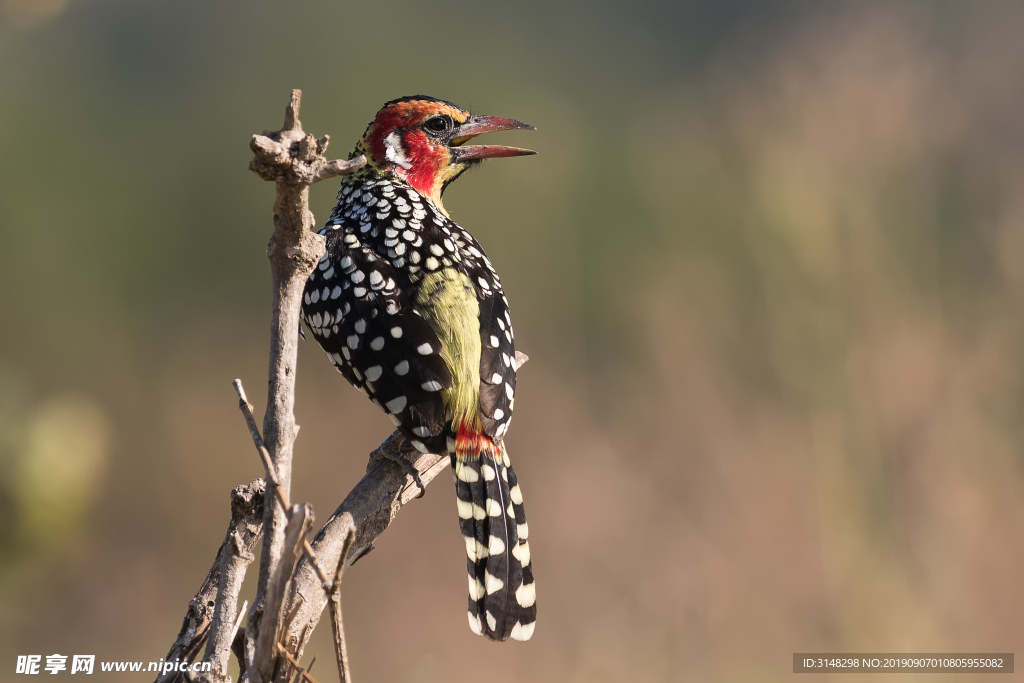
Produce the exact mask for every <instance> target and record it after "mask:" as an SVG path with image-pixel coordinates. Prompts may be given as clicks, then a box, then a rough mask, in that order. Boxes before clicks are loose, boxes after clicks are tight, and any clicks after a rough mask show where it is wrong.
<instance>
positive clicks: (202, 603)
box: [156, 479, 264, 683]
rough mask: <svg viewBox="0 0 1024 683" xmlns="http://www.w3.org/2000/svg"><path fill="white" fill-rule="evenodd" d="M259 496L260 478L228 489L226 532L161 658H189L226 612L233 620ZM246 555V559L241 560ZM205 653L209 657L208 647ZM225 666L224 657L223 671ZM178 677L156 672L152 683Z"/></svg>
mask: <svg viewBox="0 0 1024 683" xmlns="http://www.w3.org/2000/svg"><path fill="white" fill-rule="evenodd" d="M263 496H264V485H263V480H262V479H257V480H256V481H254V482H252V483H251V484H249V485H248V486H239V487H238V488H236V489H235V490H234V491H232V492H231V523H230V524H228V532H227V535H226V536H225V538H224V542H223V543H221V546H220V549H219V550H218V551H217V559H215V560H214V562H213V566H212V567H210V571H209V573H207V575H206V579H205V580H204V581H203V585H202V587H201V588H200V589H199V592H198V593H196V596H195V597H194V598H192V600H191V601H190V602H189V604H188V613H187V614H186V615H185V621H184V623H183V624H182V626H181V631H180V632H179V633H178V638H177V640H175V641H174V644H173V645H172V646H171V649H170V650H169V651H168V653H167V657H166V658H165V661H168V662H173V661H188V662H191V661H193V660H194V659H195V657H196V655H197V654H198V653H199V649H200V648H201V647H202V646H203V643H204V642H205V641H206V639H207V636H209V635H212V637H213V638H214V639H217V638H218V635H217V634H219V633H220V631H221V629H222V623H223V621H224V617H225V615H227V614H230V617H228V619H229V621H230V622H233V621H234V619H235V614H234V611H233V610H234V609H235V608H236V605H237V601H238V588H240V587H241V583H242V578H243V577H244V576H245V569H246V567H248V565H249V562H251V561H252V558H253V550H254V549H255V548H256V544H257V543H258V542H259V539H260V536H261V535H262V531H263ZM246 557H247V558H249V559H248V561H245V558H246ZM232 591H233V593H232ZM232 595H233V597H229V596H232ZM229 610H231V611H229ZM232 626H233V624H232ZM229 645H230V643H229ZM207 652H208V654H207V657H209V650H208V651H207ZM226 665H227V661H226V658H225V672H226ZM214 666H216V664H215V665H214ZM179 676H180V674H179V673H175V672H168V673H166V674H160V675H159V676H157V678H156V683H171V682H172V681H174V680H177V679H178V677H179Z"/></svg>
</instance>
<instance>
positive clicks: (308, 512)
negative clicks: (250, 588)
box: [256, 505, 313, 681]
mask: <svg viewBox="0 0 1024 683" xmlns="http://www.w3.org/2000/svg"><path fill="white" fill-rule="evenodd" d="M312 524H313V508H312V507H311V506H309V505H295V506H293V507H292V508H291V509H290V510H289V511H288V526H287V527H286V529H285V538H284V549H283V550H284V552H282V553H281V560H280V562H278V564H277V566H276V567H275V569H274V573H273V574H272V575H271V580H270V582H269V583H268V584H267V587H266V602H265V603H264V609H263V619H264V621H263V624H262V627H261V628H260V636H259V640H258V641H257V646H256V653H257V659H256V663H257V666H258V667H259V673H260V676H261V678H262V680H264V681H269V680H272V679H273V677H274V661H275V657H274V655H275V654H276V648H275V647H274V646H275V644H276V643H278V642H279V637H278V634H279V628H280V624H281V609H282V607H283V606H284V598H285V595H286V594H287V591H288V583H289V581H290V580H291V577H292V574H293V572H294V571H295V563H296V562H297V561H298V559H299V557H300V556H301V554H302V544H303V542H304V541H305V540H306V534H307V533H308V532H309V528H310V526H312Z"/></svg>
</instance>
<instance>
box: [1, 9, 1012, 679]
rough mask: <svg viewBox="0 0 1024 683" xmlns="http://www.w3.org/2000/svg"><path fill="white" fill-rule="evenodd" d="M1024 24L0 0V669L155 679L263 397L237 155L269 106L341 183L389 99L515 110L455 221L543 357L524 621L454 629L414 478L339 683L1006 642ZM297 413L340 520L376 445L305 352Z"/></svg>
mask: <svg viewBox="0 0 1024 683" xmlns="http://www.w3.org/2000/svg"><path fill="white" fill-rule="evenodd" d="M1022 32H1024V6H1022V5H1021V4H1020V3H1016V2H998V1H992V2H984V3H960V2H913V1H906V2H900V3H890V2H856V3H839V2H810V1H808V2H797V1H792V2H786V1H781V2H774V3H770V4H769V3H761V2H755V1H754V0H717V1H715V0H674V1H667V0H633V1H632V2H628V3H627V2H608V1H604V2H602V1H600V0H598V1H595V2H588V3H583V2H573V3H561V4H554V3H549V2H542V1H540V0H522V1H521V2H518V3H475V4H466V3H461V2H451V1H449V0H437V1H435V2H432V3H429V4H426V3H416V2H412V1H411V0H378V1H377V2H373V3H341V2H329V1H326V0H324V1H314V0H299V1H297V2H291V3H281V2H269V1H266V0H245V1H243V0H224V1H222V2H216V3H211V2H206V1H201V0H176V1H174V2H171V1H169V0H155V1H148V2H144V1H142V0H0V92H2V96H0V131H2V134H0V160H2V162H0V238H2V245H0V314H2V324H0V662H2V663H0V681H8V680H11V681H13V680H20V676H15V674H14V673H13V672H14V664H15V657H16V655H18V654H42V655H47V654H53V653H63V654H76V653H77V654H95V655H96V656H97V659H98V660H116V659H125V660H146V661H150V660H156V659H158V658H160V657H163V656H164V655H165V654H166V652H167V649H168V647H169V645H170V643H171V642H172V641H173V639H174V638H175V636H176V634H177V632H178V629H179V627H180V625H181V620H182V617H183V616H184V613H185V609H186V606H187V603H188V600H189V599H190V598H191V597H192V595H193V594H194V591H195V590H196V588H198V586H199V583H200V582H201V580H202V578H203V577H204V576H205V573H206V571H207V569H208V568H209V565H210V563H211V561H212V559H213V556H214V554H215V552H216V549H217V547H218V545H219V543H220V541H221V539H222V538H223V534H224V530H225V527H226V523H227V520H228V515H229V511H228V493H229V491H230V490H231V488H232V487H234V486H236V485H238V484H243V483H248V482H249V481H250V480H252V479H253V478H256V477H258V476H261V474H262V468H261V466H260V464H259V461H258V459H257V457H256V455H255V453H254V452H253V448H252V444H251V442H250V440H249V437H248V434H247V433H246V429H245V426H244V423H243V421H242V419H241V416H240V415H239V414H238V410H237V405H236V401H235V398H234V394H233V392H232V389H231V385H230V382H231V380H232V379H233V378H235V377H240V378H242V379H243V380H244V381H245V382H246V384H247V386H248V388H249V394H250V396H251V397H252V398H253V399H254V401H255V402H256V403H257V404H258V405H257V414H258V415H262V408H263V403H264V401H265V398H264V395H263V394H264V392H263V387H264V386H265V385H264V382H265V378H266V358H267V342H268V329H269V317H268V316H269V302H270V288H269V272H268V266H267V262H266V258H265V247H266V243H267V239H268V237H269V235H270V231H271V204H272V201H273V187H272V186H271V185H269V184H267V183H264V182H262V181H260V180H259V179H258V178H257V177H256V176H255V175H253V174H252V173H250V172H249V171H248V170H247V164H248V161H249V159H250V158H251V154H250V152H249V149H248V141H249V137H250V136H251V134H252V133H255V132H260V131H262V130H263V129H275V128H278V127H280V125H281V121H282V119H283V111H284V105H285V104H286V103H287V99H288V92H289V90H290V89H291V88H295V87H298V88H302V89H303V91H304V98H303V110H302V120H303V123H304V125H305V128H306V130H307V131H310V132H312V133H314V134H316V135H321V134H324V133H327V134H330V136H331V139H332V143H331V148H330V150H329V154H328V156H331V157H344V156H345V155H347V153H348V151H349V150H350V149H351V147H352V146H353V145H354V143H355V141H356V139H357V138H358V137H359V135H360V134H361V133H362V131H363V129H364V127H365V126H366V124H367V122H368V121H369V120H370V119H371V118H372V117H373V115H374V113H375V112H376V111H377V109H378V108H379V106H380V105H381V104H382V103H383V102H384V101H385V100H388V99H392V98H395V97H399V96H403V95H408V94H414V93H423V94H428V95H433V96H436V97H441V98H445V99H449V100H452V101H454V102H456V103H459V104H460V105H462V106H464V107H467V108H471V109H472V110H473V111H474V112H477V113H486V114H497V115H502V116H510V117H514V118H517V119H521V120H524V121H528V122H530V123H532V124H534V125H536V126H537V128H538V129H539V130H538V132H536V133H503V134H499V135H496V136H495V139H494V140H493V141H494V142H498V143H506V144H519V145H523V146H527V147H531V148H533V149H536V150H538V151H539V153H540V154H539V156H536V157H531V158H527V159H512V160H500V161H495V162H489V163H488V164H486V165H484V166H483V167H482V168H481V169H480V170H477V171H475V172H473V173H471V174H468V175H467V176H466V177H464V178H463V179H461V180H460V181H459V182H458V183H457V184H456V185H454V186H453V187H452V188H451V189H450V190H449V192H448V193H447V195H446V197H445V201H446V206H447V208H448V209H449V211H450V212H451V213H452V215H453V217H454V218H455V219H456V220H458V221H459V222H460V223H461V224H462V225H464V226H466V227H467V228H468V229H470V230H471V231H472V232H473V233H474V234H475V235H476V236H477V237H478V239H479V240H480V241H481V242H482V243H483V245H484V246H485V248H486V249H487V250H488V253H489V255H490V256H491V258H492V261H493V262H494V264H495V266H496V268H497V269H498V271H499V272H500V273H501V275H502V282H503V283H504V285H505V289H506V292H507V294H508V297H509V299H510V301H511V304H512V312H513V316H514V319H515V323H516V333H517V342H518V346H519V348H521V349H522V350H523V351H525V352H526V353H528V354H529V355H530V357H531V359H532V360H531V361H530V363H529V364H528V365H526V366H525V367H524V368H523V369H522V370H521V371H520V374H519V394H518V398H519V400H518V408H517V410H516V419H515V421H514V424H513V426H512V429H511V431H510V436H509V437H508V440H507V443H508V445H509V449H510V452H511V454H512V457H513V460H515V462H516V463H517V464H516V470H517V472H518V474H519V477H520V480H521V481H522V482H523V488H524V490H525V494H526V505H527V509H528V511H529V520H530V528H531V532H532V533H531V539H530V540H531V543H532V544H533V546H532V547H533V554H534V558H535V562H536V576H537V578H538V583H539V593H540V595H539V609H540V611H539V625H538V628H537V631H536V634H535V636H534V638H533V640H532V641H530V642H529V643H526V644H521V643H506V644H492V643H488V642H485V641H484V640H482V639H481V638H478V637H476V636H473V635H472V634H471V633H470V631H469V629H468V628H467V625H466V618H465V601H466V597H465V591H466V584H465V573H464V571H465V570H464V563H465V559H464V549H463V543H462V539H461V537H460V534H459V531H458V525H457V518H456V515H455V501H454V496H453V491H452V488H453V487H452V484H451V483H450V478H449V477H448V476H447V475H442V476H441V477H439V478H438V481H437V483H435V484H434V485H433V486H431V487H430V489H429V490H428V491H427V494H426V497H425V498H424V499H422V500H417V501H414V502H413V503H412V504H411V505H410V506H409V507H408V508H407V509H406V510H405V511H404V512H403V513H402V514H401V515H400V516H399V517H398V519H397V521H396V523H395V524H394V525H393V526H392V527H391V529H390V530H389V531H388V532H387V533H386V534H385V535H384V536H383V537H382V538H381V539H380V541H379V543H378V544H377V548H378V549H377V551H376V552H375V553H373V554H372V555H370V556H369V557H367V558H366V559H364V560H362V561H361V562H360V563H359V564H358V565H356V566H355V567H354V568H353V570H352V571H351V572H350V573H349V575H348V578H346V582H345V592H344V601H345V608H346V613H345V617H346V625H347V627H348V632H349V640H350V642H349V651H350V655H351V658H352V662H353V675H354V677H355V678H356V679H357V680H361V681H397V682H400V683H406V682H408V683H412V682H420V681H422V682H428V683H429V682H434V681H439V682H440V681H446V682H447V681H452V682H460V681H465V682H472V681H481V680H486V681H488V683H505V682H511V681H538V682H543V681H552V682H555V681H557V682H568V683H577V682H583V681H586V682H587V683H605V682H612V681H672V682H674V681H778V680H789V679H790V678H791V677H792V676H793V674H792V673H791V671H792V653H793V652H795V651H846V652H858V651H860V652H869V651H880V652H913V651H918V652H971V651H975V652H1001V651H1013V650H1017V651H1018V654H1020V653H1021V652H1022V651H1024V648H1022V647H1021V645H1022V644H1024V623H1022V619H1021V614H1022V612H1024V583H1022V582H1021V580H1020V576H1021V571H1022V569H1024V535H1022V530H1024V127H1022V117H1021V111H1022V109H1024V80H1022V79H1021V73H1022V71H1024V41H1021V39H1020V36H1021V34H1022ZM336 189H337V183H336V182H333V181H331V182H325V183H322V184H321V185H318V186H317V187H315V188H314V189H313V198H312V202H313V209H314V211H315V213H316V216H317V220H318V222H320V223H322V222H323V220H324V219H326V217H327V214H328V212H329V211H330V209H331V207H332V206H333V204H334V194H335V192H336ZM296 412H297V417H298V421H299V423H300V424H301V425H302V432H301V435H300V437H299V439H298V442H297V446H296V465H295V472H294V485H293V496H292V497H293V499H295V500H299V501H302V500H307V501H310V502H312V503H313V505H314V506H315V509H316V511H317V514H318V516H319V518H320V520H321V521H322V520H326V519H327V517H328V516H329V514H330V513H331V511H332V510H333V509H334V508H335V506H336V505H337V504H338V502H340V500H341V498H342V497H343V496H344V495H345V493H347V492H348V490H349V489H350V488H351V486H352V485H353V484H354V483H355V482H356V481H357V479H358V478H359V477H360V476H361V474H362V472H363V471H364V468H365V464H366V457H367V454H368V453H369V452H370V451H371V450H372V449H373V448H374V447H375V446H376V445H377V444H378V443H379V442H380V441H381V440H382V439H383V438H384V437H385V436H387V435H388V434H389V433H390V431H391V424H390V423H389V422H388V421H387V420H386V419H385V418H384V416H383V415H381V414H379V412H378V411H377V409H376V408H375V407H374V406H372V405H371V404H370V403H369V402H368V401H366V400H365V398H364V397H363V396H361V395H360V394H359V393H357V392H356V391H354V390H352V389H351V388H350V387H348V386H347V385H346V384H344V382H343V381H342V380H341V378H340V377H339V376H338V374H337V373H336V372H335V371H334V370H333V369H332V368H331V366H330V365H329V363H328V362H327V361H326V360H325V358H324V356H323V354H322V353H321V352H320V351H319V349H318V348H317V346H316V345H315V343H314V342H311V341H307V342H305V343H304V344H303V345H302V347H301V349H300V363H299V382H298V397H297V410H296ZM254 573H255V572H253V574H254ZM247 591H248V592H247V595H251V593H252V588H251V586H250V587H249V588H248V589H247ZM322 626H323V627H322V628H321V629H319V630H318V631H317V633H316V636H315V637H314V639H313V641H312V642H311V644H310V646H309V647H308V648H307V651H306V656H307V661H308V658H309V657H310V656H311V655H313V654H318V655H319V657H320V662H319V663H318V664H317V667H316V668H315V669H314V671H313V674H314V676H315V677H317V678H318V680H320V681H322V682H324V681H326V682H330V681H334V680H336V673H335V671H334V665H333V655H332V649H331V645H330V630H329V628H327V627H326V625H325V624H324V625H322ZM44 661H45V660H44ZM64 675H68V674H67V673H65V674H64ZM94 675H96V676H98V677H99V679H102V678H103V674H100V673H99V672H97V673H96V674H94ZM109 676H110V677H111V678H116V679H117V680H129V679H132V680H135V679H138V680H144V679H151V678H152V677H151V676H145V675H139V676H135V677H133V676H132V675H130V674H121V675H119V676H114V675H109ZM825 678H827V677H826V676H811V675H807V676H804V677H803V678H801V680H808V681H814V680H824V679H825ZM858 678H859V677H858V676H857V675H844V676H843V677H842V680H844V681H850V680H857V679H858ZM863 678H865V679H866V677H863ZM886 678H887V677H886V676H872V677H871V678H870V680H872V681H876V682H878V681H884V680H886ZM974 678H976V677H972V676H969V675H956V676H947V677H945V678H943V677H941V676H935V675H929V676H921V677H919V678H918V677H914V676H901V677H898V678H897V677H893V680H899V681H913V680H925V679H927V680H954V679H955V680H957V681H969V680H974Z"/></svg>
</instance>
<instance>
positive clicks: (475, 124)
mask: <svg viewBox="0 0 1024 683" xmlns="http://www.w3.org/2000/svg"><path fill="white" fill-rule="evenodd" d="M498 130H537V129H536V128H534V127H533V126H531V125H530V124H528V123H523V122H522V121H516V120H515V119H506V118H503V117H501V116H471V117H469V120H467V121H466V122H465V123H464V124H462V125H461V126H459V128H458V130H457V131H456V132H455V136H454V137H453V138H452V140H451V143H450V146H451V148H452V151H453V152H454V153H455V157H456V160H458V161H471V160H473V159H492V158H495V157H521V156H526V155H528V154H536V152H534V151H533V150H532V149H522V148H519V147H504V146H502V145H466V144H464V143H466V142H468V141H469V140H472V139H473V138H475V137H476V136H477V135H483V134H484V133H493V132H494V131H498Z"/></svg>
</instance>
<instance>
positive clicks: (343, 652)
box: [325, 529, 356, 683]
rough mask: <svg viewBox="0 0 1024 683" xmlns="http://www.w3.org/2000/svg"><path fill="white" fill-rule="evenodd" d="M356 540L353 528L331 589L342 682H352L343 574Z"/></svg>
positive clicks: (332, 623)
mask: <svg viewBox="0 0 1024 683" xmlns="http://www.w3.org/2000/svg"><path fill="white" fill-rule="evenodd" d="M355 540H356V531H355V529H351V530H350V531H349V533H348V536H346V537H345V544H344V545H343V546H342V547H341V558H339V560H338V569H337V571H335V572H334V585H333V586H332V587H331V589H330V591H329V595H330V598H331V602H330V606H331V631H332V632H333V633H334V656H335V658H337V660H338V680H339V681H340V682H341V683H352V673H351V672H350V671H349V668H348V650H347V649H346V648H345V626H344V622H342V620H341V575H342V574H343V573H344V572H345V565H346V564H347V563H348V553H349V550H351V549H352V542H353V541H355ZM325 585H326V584H325Z"/></svg>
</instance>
